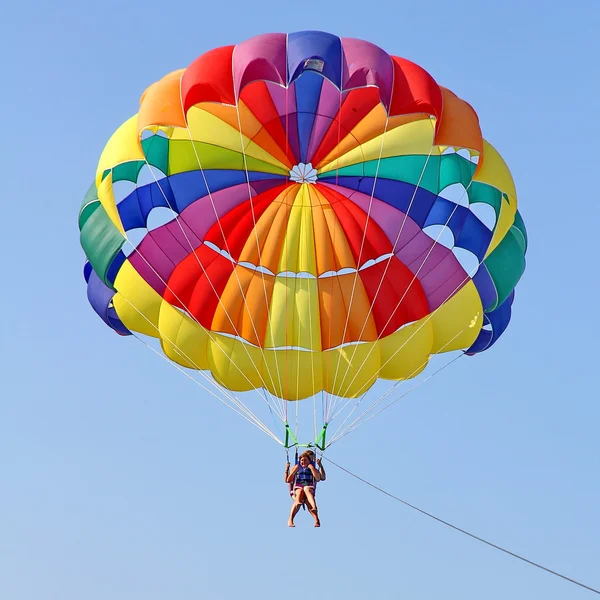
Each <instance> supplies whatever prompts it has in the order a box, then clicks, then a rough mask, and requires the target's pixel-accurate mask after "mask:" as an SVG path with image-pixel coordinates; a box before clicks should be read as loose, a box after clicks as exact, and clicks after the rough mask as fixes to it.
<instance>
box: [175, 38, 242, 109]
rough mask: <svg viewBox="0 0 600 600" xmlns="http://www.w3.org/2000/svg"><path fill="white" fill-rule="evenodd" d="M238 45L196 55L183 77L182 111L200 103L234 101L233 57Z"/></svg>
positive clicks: (226, 102)
mask: <svg viewBox="0 0 600 600" xmlns="http://www.w3.org/2000/svg"><path fill="white" fill-rule="evenodd" d="M234 48H235V46H223V47H222V48H215V49H214V50H210V51H209V52H207V53H206V54H203V55H202V56H200V57H199V58H197V59H196V60H195V61H194V62H193V63H192V64H191V65H190V66H189V67H188V68H187V69H186V70H185V73H184V74H183V76H182V78H181V99H182V104H183V112H184V114H187V111H188V110H189V108H190V107H192V106H194V105H195V104H198V103H199V102H221V103H223V104H234V103H235V95H234V92H233V74H232V57H233V49H234Z"/></svg>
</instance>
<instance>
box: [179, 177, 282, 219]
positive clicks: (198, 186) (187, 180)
mask: <svg viewBox="0 0 600 600" xmlns="http://www.w3.org/2000/svg"><path fill="white" fill-rule="evenodd" d="M205 179H206V182H207V183H208V189H209V190H210V192H211V193H214V192H218V191H219V190H223V189H225V188H228V187H231V186H234V185H240V184H242V183H246V182H247V181H248V180H250V182H252V181H262V180H265V179H281V180H282V181H284V180H285V179H286V177H285V176H284V175H273V174H272V173H261V172H254V171H249V172H248V179H246V171H237V170H227V169H211V170H205V171H204V176H203V174H202V172H201V171H187V172H185V173H177V174H176V175H171V176H170V177H169V182H170V184H171V189H172V190H173V195H174V198H175V204H174V206H173V209H174V210H175V211H176V212H178V213H181V212H182V211H183V210H184V209H185V208H186V207H187V206H189V205H190V204H192V202H195V201H196V200H198V199H199V198H202V197H204V196H206V195H207V194H208V192H207V188H206V184H205V183H204V180H205Z"/></svg>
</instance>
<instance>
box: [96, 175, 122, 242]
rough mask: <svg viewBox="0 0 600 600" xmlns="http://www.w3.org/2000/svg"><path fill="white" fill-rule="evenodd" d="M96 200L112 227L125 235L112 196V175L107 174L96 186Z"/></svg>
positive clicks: (113, 196)
mask: <svg viewBox="0 0 600 600" xmlns="http://www.w3.org/2000/svg"><path fill="white" fill-rule="evenodd" d="M98 200H100V204H102V206H103V207H104V210H105V211H106V214H107V215H108V217H109V219H110V220H111V221H112V222H113V225H114V226H115V227H116V228H117V229H118V230H119V231H120V232H121V233H122V234H123V235H125V229H124V228H123V225H122V223H121V217H120V215H119V211H118V210H117V205H116V203H115V195H114V194H113V189H112V173H109V174H108V175H107V176H106V177H105V178H104V180H103V181H102V183H101V184H100V185H99V186H98Z"/></svg>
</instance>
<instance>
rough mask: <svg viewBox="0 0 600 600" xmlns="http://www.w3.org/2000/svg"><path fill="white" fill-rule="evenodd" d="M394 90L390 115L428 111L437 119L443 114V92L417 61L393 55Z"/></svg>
mask: <svg viewBox="0 0 600 600" xmlns="http://www.w3.org/2000/svg"><path fill="white" fill-rule="evenodd" d="M392 60H393V61H394V91H393V92H392V105H391V108H390V115H408V114H413V113H428V114H430V115H435V117H436V118H437V119H439V118H440V116H441V114H442V92H441V90H440V87H439V85H438V84H437V83H436V81H435V79H434V78H433V77H432V76H431V75H430V74H429V73H428V72H427V71H425V70H424V69H422V68H421V67H419V66H418V65H415V63H413V62H410V61H409V60H406V59H405V58H398V57H397V56H392Z"/></svg>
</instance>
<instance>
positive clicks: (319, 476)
mask: <svg viewBox="0 0 600 600" xmlns="http://www.w3.org/2000/svg"><path fill="white" fill-rule="evenodd" d="M308 468H309V469H310V472H311V473H312V476H313V477H314V478H315V481H321V474H320V473H319V471H317V470H316V469H315V467H314V465H312V464H309V465H308Z"/></svg>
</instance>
